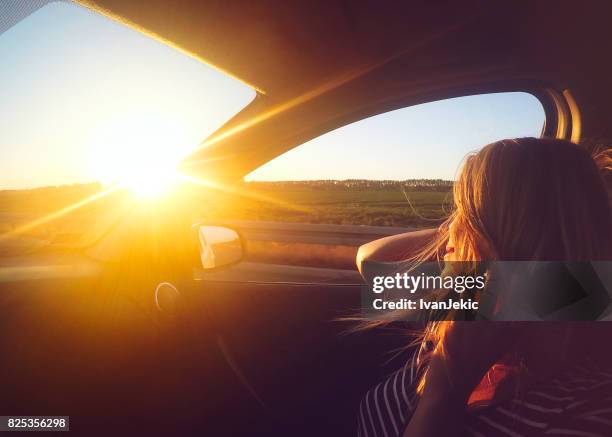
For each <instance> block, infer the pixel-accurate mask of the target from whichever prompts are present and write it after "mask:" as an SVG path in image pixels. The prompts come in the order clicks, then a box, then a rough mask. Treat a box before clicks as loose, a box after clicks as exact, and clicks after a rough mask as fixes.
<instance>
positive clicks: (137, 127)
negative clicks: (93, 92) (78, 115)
mask: <svg viewBox="0 0 612 437" xmlns="http://www.w3.org/2000/svg"><path fill="white" fill-rule="evenodd" d="M89 147H90V166H91V172H92V174H93V175H95V178H96V180H99V181H101V182H102V183H103V184H105V185H110V184H118V185H119V186H122V187H125V188H128V189H129V190H130V191H131V192H132V193H133V194H134V195H135V196H136V197H138V198H144V199H150V198H154V197H158V196H160V195H162V194H164V193H166V192H168V191H169V190H170V189H171V188H172V187H173V185H174V184H176V182H177V180H178V174H177V172H176V167H177V165H178V163H179V162H180V160H181V159H182V158H184V157H185V155H186V154H188V153H189V151H190V150H192V149H193V144H191V142H190V141H189V135H188V134H187V127H186V126H184V125H183V124H182V123H180V122H179V121H178V120H173V118H172V117H171V116H170V115H169V114H155V113H149V114H138V115H135V114H122V115H121V116H120V117H118V118H117V119H116V120H114V121H111V122H110V123H108V124H107V125H105V126H104V128H103V129H101V130H100V131H98V132H96V133H95V135H94V136H93V140H92V142H91V143H90V145H89Z"/></svg>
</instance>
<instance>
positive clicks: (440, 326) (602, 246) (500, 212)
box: [410, 138, 612, 391]
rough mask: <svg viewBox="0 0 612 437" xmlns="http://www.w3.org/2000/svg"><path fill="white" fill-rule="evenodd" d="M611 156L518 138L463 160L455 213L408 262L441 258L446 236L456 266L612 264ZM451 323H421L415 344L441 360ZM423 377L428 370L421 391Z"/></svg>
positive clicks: (606, 151) (559, 142) (561, 142)
mask: <svg viewBox="0 0 612 437" xmlns="http://www.w3.org/2000/svg"><path fill="white" fill-rule="evenodd" d="M611 157H612V154H611V153H610V149H609V148H607V149H604V150H601V149H600V150H598V151H597V153H596V154H595V155H591V154H590V153H589V151H587V149H586V148H584V147H581V146H579V145H576V144H573V143H571V142H568V141H564V140H556V139H536V138H517V139H510V140H502V141H497V142H495V143H492V144H489V145H487V146H485V147H484V148H483V149H481V150H480V151H479V152H477V153H474V154H472V155H470V156H469V157H468V158H467V159H466V161H465V163H464V165H463V168H462V170H461V172H460V175H459V177H458V179H457V181H456V183H455V184H454V187H453V195H454V204H455V210H454V211H453V212H452V214H451V215H450V217H449V218H448V219H447V220H446V221H445V223H444V224H443V225H442V226H441V227H440V229H439V232H438V235H437V237H436V239H435V240H434V241H432V242H431V243H430V244H429V245H428V246H427V247H426V248H425V249H423V250H422V251H421V252H420V253H418V254H416V255H415V256H413V257H412V258H411V260H410V261H411V263H412V264H411V265H412V268H414V267H415V266H417V265H419V264H420V263H423V262H425V261H430V260H435V259H440V257H441V253H442V251H443V249H444V247H445V246H446V244H447V242H448V240H449V237H450V234H451V233H452V234H453V235H452V237H453V243H454V249H455V258H456V259H457V260H458V261H474V262H477V261H483V260H484V261H488V260H499V261H528V260H534V261H536V260H537V261H554V260H563V261H587V260H612V232H611V231H612V213H611V208H610V202H609V198H608V193H607V189H606V183H605V179H608V180H609V177H610V173H609V172H610V171H612V166H611V163H612V158H611ZM451 224H452V227H451V226H450V225H451ZM451 228H452V229H451ZM462 264H463V263H462ZM463 265H465V264H463ZM468 266H469V264H468ZM466 268H469V267H466ZM455 273H456V272H455ZM445 274H453V272H450V273H449V272H448V271H447V272H446V273H445ZM450 323H452V322H449V321H441V322H429V323H428V324H427V328H426V329H425V332H424V334H423V336H422V340H421V341H422V343H423V344H425V343H427V344H430V345H432V347H430V351H431V352H432V353H433V352H434V351H435V352H436V353H443V350H442V347H441V346H442V340H443V339H444V335H445V332H446V330H447V329H448V327H449V326H450ZM425 355H426V356H422V354H420V356H419V358H420V359H419V360H418V361H419V363H420V364H419V365H420V366H421V365H424V363H426V362H427V355H429V356H430V353H426V354H425ZM425 377H426V370H425V375H424V376H423V377H422V379H421V381H420V384H419V391H420V390H422V388H423V385H424V381H425Z"/></svg>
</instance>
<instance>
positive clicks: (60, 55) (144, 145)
mask: <svg viewBox="0 0 612 437" xmlns="http://www.w3.org/2000/svg"><path fill="white" fill-rule="evenodd" d="M9 3H10V2H9ZM10 7H11V6H10V5H3V6H2V8H4V9H6V8H10ZM15 8H17V7H16V6H15ZM4 12H6V11H4ZM10 12H11V11H8V12H6V14H4V13H3V15H7V16H8V15H10V14H9V13H10ZM0 58H1V59H2V69H0V95H2V99H0V132H1V133H2V134H1V135H0V214H2V216H1V217H0V218H1V220H0V234H5V233H7V232H14V231H15V229H18V230H19V229H21V227H22V226H23V225H24V224H28V223H30V222H31V221H32V220H34V219H36V218H39V217H41V216H42V215H43V214H46V215H49V214H55V213H57V212H58V211H61V210H62V209H65V208H69V209H70V214H65V213H63V214H62V219H61V220H60V219H57V218H54V219H53V220H52V221H53V224H52V225H51V222H50V221H49V223H48V226H46V229H41V226H36V229H33V228H32V229H29V230H27V232H25V231H22V230H20V231H19V232H17V233H19V234H21V236H22V237H25V236H29V237H34V238H39V239H47V240H48V239H50V238H51V239H53V238H55V239H57V238H59V239H60V240H61V239H62V238H63V239H64V240H71V239H72V240H79V239H81V238H82V235H79V234H82V231H83V229H80V230H78V229H76V230H75V226H76V225H75V224H74V223H72V225H70V226H68V225H67V222H64V225H66V226H63V225H62V223H61V222H62V220H64V221H66V220H68V218H67V216H71V217H72V219H73V221H74V216H75V214H76V215H78V214H84V213H85V212H87V211H85V212H83V211H84V210H87V208H82V207H77V208H74V206H75V205H76V204H78V203H79V202H81V201H84V200H85V201H86V203H87V204H89V203H92V202H90V201H89V200H88V199H89V198H90V197H92V196H97V195H99V193H101V192H103V191H104V190H106V189H108V187H110V186H114V185H113V184H115V185H117V184H118V185H120V186H121V187H123V188H126V189H129V191H131V192H132V194H136V195H138V196H148V195H153V194H156V193H157V192H159V191H160V190H163V189H164V188H165V187H166V186H167V185H169V184H170V183H171V181H172V179H173V178H174V177H175V175H174V172H175V167H176V165H177V164H178V163H179V161H180V160H181V159H182V158H184V157H185V156H186V155H187V154H189V153H190V152H191V151H193V150H194V149H196V148H197V147H198V146H199V145H200V143H201V142H202V140H203V139H205V138H206V137H207V136H208V135H210V134H211V133H212V132H214V131H215V130H216V129H217V128H218V127H219V126H221V125H222V124H223V123H224V122H226V121H227V120H228V119H229V118H231V117H232V116H233V115H234V114H236V113H237V112H239V111H240V110H241V109H242V108H244V107H245V106H246V105H247V104H248V103H249V102H251V101H252V99H253V98H254V97H255V91H254V90H253V89H252V88H250V87H248V86H247V85H245V84H243V83H241V82H240V81H238V80H236V79H234V78H232V77H230V76H228V75H226V74H224V73H222V72H220V71H218V70H216V69H215V68H213V67H211V66H209V65H206V64H204V63H203V62H200V61H199V60H197V59H194V58H192V57H190V56H188V55H187V54H184V53H181V52H179V51H178V50H176V49H174V48H172V47H169V46H167V45H165V44H163V43H161V42H159V41H157V40H155V39H153V38H150V37H147V36H145V35H143V34H141V33H139V32H137V31H135V30H133V29H131V28H129V27H127V26H124V25H122V24H120V23H117V22H115V21H113V20H111V19H109V18H107V17H104V16H102V15H100V14H98V13H95V12H92V11H90V10H88V9H86V8H84V7H81V6H78V5H75V4H72V3H65V2H55V3H51V4H48V5H46V6H44V7H42V8H40V9H39V10H37V11H35V12H34V13H32V14H31V15H29V16H27V17H26V18H24V19H23V20H21V21H19V22H18V23H17V24H15V25H14V26H12V27H10V28H9V29H8V30H6V31H5V32H4V33H1V34H0ZM102 197H103V196H102ZM93 203H97V205H98V206H96V208H98V209H100V210H104V209H105V207H104V206H100V202H99V201H96V202H93ZM88 213H89V214H90V217H91V216H92V214H93V212H92V211H91V210H90V211H88ZM96 214H97V215H96V221H100V220H102V217H100V214H99V211H96ZM94 215H95V214H94ZM77 221H78V220H77ZM50 227H51V228H53V229H50ZM59 234H63V236H62V235H59ZM0 243H2V241H0Z"/></svg>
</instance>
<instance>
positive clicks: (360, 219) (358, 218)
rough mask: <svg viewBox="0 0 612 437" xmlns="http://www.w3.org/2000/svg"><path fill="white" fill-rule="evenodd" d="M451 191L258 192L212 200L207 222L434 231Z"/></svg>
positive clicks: (301, 189)
mask: <svg viewBox="0 0 612 437" xmlns="http://www.w3.org/2000/svg"><path fill="white" fill-rule="evenodd" d="M451 201H452V194H451V191H450V187H447V188H446V189H441V190H438V191H433V190H419V189H418V187H416V188H412V187H411V188H410V189H407V190H405V191H403V190H402V189H401V188H400V187H386V188H384V189H341V188H339V189H308V188H307V187H299V188H297V187H296V188H293V187H290V188H287V187H279V188H276V189H259V188H257V187H249V186H247V187H246V189H245V190H244V195H232V196H228V195H223V196H220V197H218V196H213V198H212V200H210V201H208V202H206V206H205V207H203V208H202V209H201V213H202V218H204V219H208V220H213V219H215V218H220V217H221V218H224V219H235V220H261V221H282V222H302V223H326V224H358V225H374V226H411V227H431V226H435V225H437V224H439V223H441V222H442V220H443V219H444V218H445V217H446V216H447V215H448V213H449V211H450V209H451Z"/></svg>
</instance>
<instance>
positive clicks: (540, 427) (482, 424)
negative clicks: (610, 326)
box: [357, 358, 612, 437]
mask: <svg viewBox="0 0 612 437" xmlns="http://www.w3.org/2000/svg"><path fill="white" fill-rule="evenodd" d="M414 368H415V366H414V358H413V360H409V361H408V362H407V363H406V365H405V366H404V367H403V368H401V369H399V370H398V371H396V372H394V373H393V374H392V375H391V376H390V377H389V378H388V379H386V380H385V381H383V382H381V383H380V384H378V385H377V386H376V387H374V388H372V389H371V390H370V391H368V392H367V393H366V395H365V397H364V398H363V400H362V401H361V404H360V406H359V413H358V426H357V435H358V436H359V437H371V436H373V437H397V436H401V435H402V433H403V432H404V429H405V428H406V425H407V424H408V422H409V421H410V418H411V417H412V413H413V412H414V410H415V408H416V405H417V404H418V395H417V394H416V392H415V388H416V384H417V383H418V380H419V375H417V374H416V372H415V371H414ZM465 435H466V436H473V437H498V436H499V437H501V436H503V437H530V436H559V437H568V436H576V437H610V436H612V370H611V371H601V370H597V369H595V368H593V367H578V366H577V367H574V368H572V369H571V370H570V371H568V372H566V373H564V374H563V375H562V376H560V377H558V378H556V379H553V380H550V381H547V382H542V383H538V384H535V385H534V386H533V387H531V388H530V389H528V390H527V391H526V392H525V393H523V394H522V395H521V396H520V398H518V397H517V398H515V399H512V400H509V401H507V402H504V403H502V404H500V405H496V406H491V407H489V408H485V409H482V410H479V411H478V412H477V413H471V414H468V418H467V421H466V426H465Z"/></svg>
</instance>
